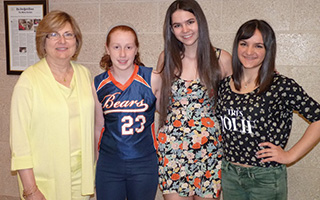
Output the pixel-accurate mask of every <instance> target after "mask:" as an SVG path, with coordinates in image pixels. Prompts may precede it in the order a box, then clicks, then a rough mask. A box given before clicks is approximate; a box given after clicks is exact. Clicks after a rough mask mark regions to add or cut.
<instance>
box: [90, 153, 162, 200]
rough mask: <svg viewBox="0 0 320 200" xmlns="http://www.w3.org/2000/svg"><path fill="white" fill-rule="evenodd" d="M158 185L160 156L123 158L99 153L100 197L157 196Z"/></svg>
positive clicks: (137, 199)
mask: <svg viewBox="0 0 320 200" xmlns="http://www.w3.org/2000/svg"><path fill="white" fill-rule="evenodd" d="M157 187H158V158H157V155H156V153H153V154H151V155H149V156H147V157H143V158H139V159H132V160H121V159H119V158H117V157H111V156H108V155H103V154H101V153H100V155H99V159H98V163H97V171H96V192H97V200H125V199H126V198H127V200H142V199H143V200H154V199H155V196H156V192H157Z"/></svg>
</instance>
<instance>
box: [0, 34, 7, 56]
mask: <svg viewBox="0 0 320 200" xmlns="http://www.w3.org/2000/svg"><path fill="white" fill-rule="evenodd" d="M6 55H7V53H6V36H5V33H4V32H2V33H0V60H6Z"/></svg>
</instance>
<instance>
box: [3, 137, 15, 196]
mask: <svg viewBox="0 0 320 200" xmlns="http://www.w3.org/2000/svg"><path fill="white" fill-rule="evenodd" d="M0 152H1V157H0V169H1V173H0V188H1V194H0V195H4V196H13V197H16V196H18V195H19V192H18V182H17V177H16V176H15V175H13V173H12V172H11V171H10V167H11V166H10V157H11V156H10V155H11V153H10V148H9V143H8V142H0Z"/></svg>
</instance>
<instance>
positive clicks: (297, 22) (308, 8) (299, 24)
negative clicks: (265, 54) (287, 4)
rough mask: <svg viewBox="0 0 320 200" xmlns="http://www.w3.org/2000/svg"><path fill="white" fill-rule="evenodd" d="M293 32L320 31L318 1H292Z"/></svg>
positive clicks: (319, 4)
mask: <svg viewBox="0 0 320 200" xmlns="http://www.w3.org/2000/svg"><path fill="white" fill-rule="evenodd" d="M292 7H293V12H292V13H293V18H292V23H293V27H292V28H293V30H301V31H307V30H317V31H319V30H320V20H319V18H320V12H319V10H320V1H319V0H304V1H303V3H302V1H299V0H294V1H293V6H292Z"/></svg>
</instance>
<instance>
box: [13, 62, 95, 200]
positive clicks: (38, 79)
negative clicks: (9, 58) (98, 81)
mask: <svg viewBox="0 0 320 200" xmlns="http://www.w3.org/2000/svg"><path fill="white" fill-rule="evenodd" d="M71 65H72V67H73V70H74V76H75V78H76V87H77V88H78V89H77V91H78V98H79V106H80V109H79V110H80V125H81V127H80V129H81V133H80V134H81V152H82V179H81V183H82V185H81V188H82V195H90V194H93V193H94V151H93V148H94V147H93V144H94V140H93V136H94V134H93V130H94V129H93V128H94V100H93V96H92V89H91V80H92V79H91V75H90V72H89V70H88V69H87V68H85V67H84V66H82V65H80V64H76V63H73V62H71ZM10 145H11V151H12V161H11V170H12V171H16V170H19V169H28V168H33V171H34V174H35V178H36V182H37V185H38V187H39V189H40V191H41V192H42V193H43V194H44V195H45V197H46V198H47V199H48V200H55V199H59V200H60V199H66V200H67V199H71V173H70V165H71V164H70V154H71V152H70V139H69V112H68V105H67V102H66V101H65V98H64V97H63V95H62V94H61V92H60V89H59V87H58V85H57V82H56V80H55V79H54V77H53V75H52V73H51V70H50V68H49V66H48V64H47V61H46V59H44V58H43V59H41V60H40V61H39V62H38V63H36V64H35V65H32V66H30V67H28V68H27V69H26V70H25V71H24V72H23V73H22V74H21V76H20V78H19V80H18V82H17V84H16V85H15V87H14V91H13V95H12V102H11V116H10ZM19 185H20V194H22V189H23V188H22V185H21V181H20V179H19Z"/></svg>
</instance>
